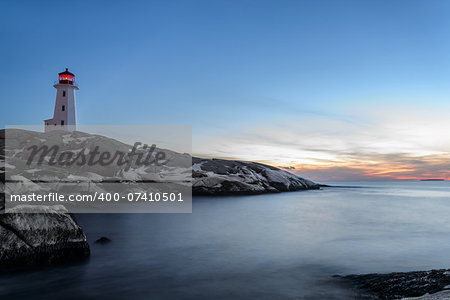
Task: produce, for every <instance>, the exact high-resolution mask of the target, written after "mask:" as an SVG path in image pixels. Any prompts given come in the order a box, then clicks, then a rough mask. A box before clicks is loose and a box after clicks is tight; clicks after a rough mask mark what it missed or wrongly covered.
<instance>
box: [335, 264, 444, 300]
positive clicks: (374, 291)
mask: <svg viewBox="0 0 450 300" xmlns="http://www.w3.org/2000/svg"><path fill="white" fill-rule="evenodd" d="M335 277H336V278H340V279H341V280H343V281H344V282H346V283H348V284H350V285H351V286H353V287H356V288H357V289H359V290H360V291H361V292H362V293H363V294H362V295H361V296H364V297H367V296H368V295H372V296H373V297H372V298H374V299H401V298H404V297H419V296H423V295H425V294H427V293H428V294H434V293H437V292H440V291H443V290H447V289H448V285H450V269H447V270H446V269H442V270H431V271H417V272H406V273H390V274H366V275H348V276H335Z"/></svg>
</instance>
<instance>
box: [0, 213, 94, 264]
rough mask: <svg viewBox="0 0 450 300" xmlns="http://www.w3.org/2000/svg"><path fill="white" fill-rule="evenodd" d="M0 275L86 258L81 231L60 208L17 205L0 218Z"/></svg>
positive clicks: (84, 242) (86, 246)
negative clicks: (11, 271)
mask: <svg viewBox="0 0 450 300" xmlns="http://www.w3.org/2000/svg"><path fill="white" fill-rule="evenodd" d="M0 241H1V244H0V271H10V270H19V269H26V268H29V267H35V266H43V265H54V264H58V263H65V262H71V261H75V260H78V259H81V258H86V257H88V256H89V254H90V250H89V244H88V243H87V240H86V236H85V234H84V232H83V230H82V229H81V228H80V227H79V226H78V224H77V223H76V222H75V220H74V219H73V217H72V216H71V215H70V214H69V213H68V211H67V210H66V208H65V207H64V206H62V205H54V206H42V205H21V206H16V207H14V208H12V209H9V210H7V211H6V213H4V214H0Z"/></svg>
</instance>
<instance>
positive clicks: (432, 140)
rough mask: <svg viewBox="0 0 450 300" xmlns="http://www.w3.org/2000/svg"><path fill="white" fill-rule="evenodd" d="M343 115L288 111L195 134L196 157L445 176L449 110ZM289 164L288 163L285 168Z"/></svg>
mask: <svg viewBox="0 0 450 300" xmlns="http://www.w3.org/2000/svg"><path fill="white" fill-rule="evenodd" d="M354 113H355V114H357V117H355V118H353V120H355V121H354V122H348V113H347V114H346V115H345V117H343V118H342V120H341V119H339V118H338V117H333V118H328V117H326V116H309V117H307V116H302V117H299V118H293V117H292V116H287V117H286V118H285V119H283V120H277V121H272V122H270V123H269V122H266V123H264V124H261V123H260V124H254V125H253V126H251V127H250V126H249V127H246V128H242V129H241V130H240V131H239V132H233V133H230V132H229V133H225V134H224V133H223V134H221V135H219V136H217V137H215V138H205V139H201V138H200V139H199V140H200V142H199V143H196V144H194V146H195V148H194V153H196V154H197V155H199V156H202V154H203V155H206V156H209V157H211V156H214V157H221V158H224V157H226V158H234V159H241V160H251V161H258V162H263V163H268V164H271V165H274V166H283V167H281V168H283V169H287V170H290V171H293V170H295V172H296V173H298V174H300V175H303V176H306V177H309V178H312V179H315V180H343V179H346V180H357V179H417V178H446V179H450V171H449V170H450V165H449V163H448V162H450V152H449V151H450V136H449V135H448V134H447V130H448V128H450V118H448V113H446V112H437V111H431V110H430V109H426V110H424V109H405V108H401V109H397V110H396V109H392V108H391V109H390V110H387V109H384V108H379V109H365V110H359V111H356V110H355V112H354ZM285 166H288V167H285Z"/></svg>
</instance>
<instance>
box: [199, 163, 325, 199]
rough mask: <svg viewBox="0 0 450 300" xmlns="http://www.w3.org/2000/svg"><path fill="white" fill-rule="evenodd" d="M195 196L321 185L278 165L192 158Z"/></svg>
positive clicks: (253, 192) (314, 187) (281, 190)
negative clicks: (281, 168) (284, 169)
mask: <svg viewBox="0 0 450 300" xmlns="http://www.w3.org/2000/svg"><path fill="white" fill-rule="evenodd" d="M192 177H193V182H192V192H193V194H196V195H242V194H262V193H279V192H288V191H298V190H308V189H319V188H320V185H318V184H316V183H314V182H312V181H310V180H307V179H304V178H301V177H299V176H297V175H295V174H292V173H289V172H286V171H283V170H280V169H278V168H275V167H272V166H268V165H264V164H260V163H255V162H245V161H235V160H223V159H203V158H196V157H193V158H192Z"/></svg>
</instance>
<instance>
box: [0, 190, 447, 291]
mask: <svg viewBox="0 0 450 300" xmlns="http://www.w3.org/2000/svg"><path fill="white" fill-rule="evenodd" d="M333 184H335V185H340V186H346V187H340V188H324V189H322V190H317V191H304V192H291V193H282V194H271V195H258V196H244V197H216V198H212V197H201V198H196V199H194V203H193V213H192V214H142V215H141V214H140V215H133V214H129V215H117V214H116V215H108V214H103V215H89V214H83V215H77V220H78V222H79V223H80V224H81V226H82V227H83V229H84V230H85V232H86V234H87V236H88V239H89V241H90V243H91V251H92V255H91V258H90V259H89V260H88V261H86V262H83V263H80V264H76V265H72V266H63V267H55V268H48V269H45V270H41V271H33V272H28V273H22V274H15V275H2V276H0V298H1V299H7V298H9V297H21V298H30V299H80V298H83V299H100V298H108V299H124V298H128V299H248V298H253V299H355V296H354V295H353V294H352V291H349V290H347V289H344V288H343V287H341V286H339V285H337V284H336V280H334V279H333V278H331V276H332V275H334V274H351V273H371V272H392V271H411V270H424V269H431V268H450V182H336V183H333ZM101 236H106V237H108V238H110V239H111V240H112V242H111V243H109V244H105V245H99V244H95V243H93V242H94V241H95V240H96V239H97V238H99V237H101Z"/></svg>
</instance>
